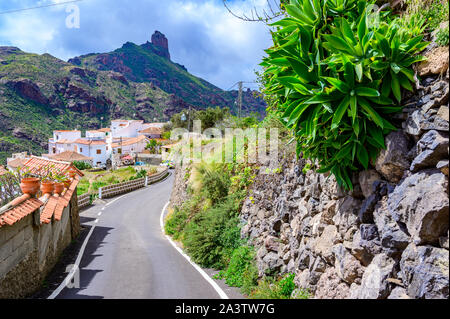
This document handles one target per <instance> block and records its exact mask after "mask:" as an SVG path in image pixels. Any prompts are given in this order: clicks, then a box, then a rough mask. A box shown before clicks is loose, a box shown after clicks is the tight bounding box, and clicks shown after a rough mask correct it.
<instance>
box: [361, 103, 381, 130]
mask: <svg viewBox="0 0 450 319" xmlns="http://www.w3.org/2000/svg"><path fill="white" fill-rule="evenodd" d="M358 103H359V105H361V107H362V108H363V110H364V111H366V112H367V114H369V117H370V119H371V120H372V121H373V122H374V123H375V124H376V125H378V126H379V127H381V128H383V119H382V117H381V116H380V115H379V114H378V113H377V112H376V111H375V110H374V109H373V108H372V106H370V103H369V102H368V101H367V100H365V99H364V98H362V97H360V98H358Z"/></svg>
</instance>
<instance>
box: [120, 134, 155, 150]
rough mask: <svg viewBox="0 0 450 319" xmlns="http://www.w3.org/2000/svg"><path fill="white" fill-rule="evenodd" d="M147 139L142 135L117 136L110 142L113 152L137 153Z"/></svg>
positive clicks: (145, 144)
mask: <svg viewBox="0 0 450 319" xmlns="http://www.w3.org/2000/svg"><path fill="white" fill-rule="evenodd" d="M147 143H148V139H147V138H146V137H145V136H144V135H139V136H138V137H132V138H118V139H115V140H114V142H113V143H112V149H113V153H114V154H138V153H142V152H144V150H145V147H146V146H147Z"/></svg>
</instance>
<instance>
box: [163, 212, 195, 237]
mask: <svg viewBox="0 0 450 319" xmlns="http://www.w3.org/2000/svg"><path fill="white" fill-rule="evenodd" d="M188 216H189V214H188V212H187V210H186V207H181V208H179V207H174V211H173V213H172V214H171V215H169V216H168V218H167V220H166V223H165V225H164V229H165V232H166V234H168V235H170V236H173V238H174V239H175V240H178V239H180V236H181V234H182V232H183V229H184V227H185V226H186V223H187V219H188Z"/></svg>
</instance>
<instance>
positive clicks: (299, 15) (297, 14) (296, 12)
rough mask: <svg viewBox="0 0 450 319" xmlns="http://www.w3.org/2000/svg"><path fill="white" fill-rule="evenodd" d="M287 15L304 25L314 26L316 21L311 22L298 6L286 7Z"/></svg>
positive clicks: (290, 5)
mask: <svg viewBox="0 0 450 319" xmlns="http://www.w3.org/2000/svg"><path fill="white" fill-rule="evenodd" d="M285 8H286V11H287V13H288V14H289V15H290V16H291V17H293V18H296V19H297V20H299V21H300V22H301V23H303V24H309V25H313V24H314V21H313V20H311V19H310V18H309V17H308V16H307V15H306V14H304V13H303V12H302V11H301V10H300V9H299V8H297V6H295V5H292V4H288V5H286V6H285Z"/></svg>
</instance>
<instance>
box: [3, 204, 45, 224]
mask: <svg viewBox="0 0 450 319" xmlns="http://www.w3.org/2000/svg"><path fill="white" fill-rule="evenodd" d="M42 205H44V203H43V202H41V201H40V200H39V199H36V198H28V199H27V200H26V201H24V202H23V203H21V204H19V205H17V206H16V207H14V208H13V209H10V210H8V211H6V212H5V213H4V214H2V215H0V228H1V227H3V226H4V225H9V226H12V225H14V224H15V223H17V222H18V221H20V220H22V219H24V218H25V217H27V216H28V215H30V214H31V213H33V212H34V211H35V210H36V209H38V208H40V207H41V206H42Z"/></svg>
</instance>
